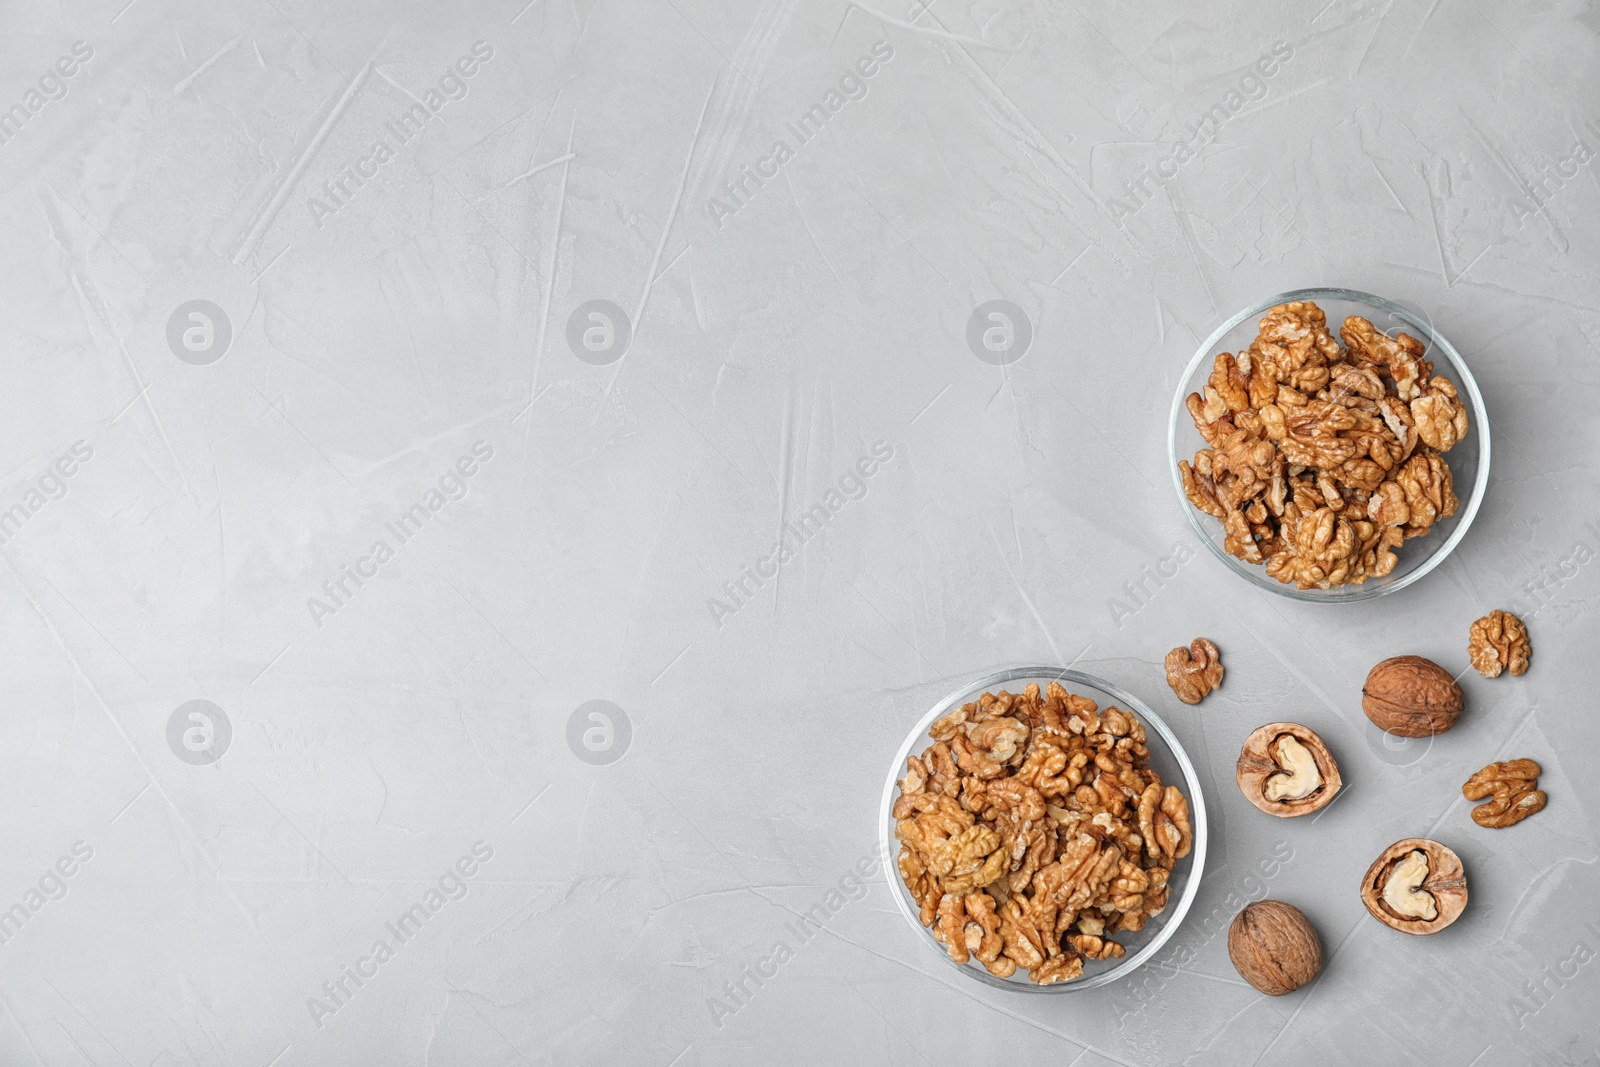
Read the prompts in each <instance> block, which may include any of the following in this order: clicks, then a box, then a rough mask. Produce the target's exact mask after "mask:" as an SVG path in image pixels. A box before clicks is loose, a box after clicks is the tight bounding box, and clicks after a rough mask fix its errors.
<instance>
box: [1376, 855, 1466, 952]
mask: <svg viewBox="0 0 1600 1067" xmlns="http://www.w3.org/2000/svg"><path fill="white" fill-rule="evenodd" d="M1361 902H1362V903H1363V904H1365V905H1366V906H1367V910H1368V911H1369V912H1371V913H1372V917H1373V918H1374V919H1377V920H1378V921H1379V922H1381V923H1383V925H1385V926H1388V927H1391V928H1393V929H1395V930H1399V931H1400V932H1401V933H1403V934H1419V935H1420V934H1436V933H1438V932H1439V931H1440V930H1443V929H1444V928H1445V927H1446V926H1449V925H1450V924H1451V923H1453V922H1455V921H1456V920H1457V919H1459V918H1460V917H1461V913H1462V911H1464V910H1465V909H1466V906H1467V874H1466V871H1464V870H1463V869H1462V867H1461V857H1460V856H1457V855H1456V854H1455V853H1454V852H1452V851H1451V850H1450V849H1448V848H1446V847H1445V846H1444V845H1441V844H1439V842H1437V841H1429V840H1428V839H1426V838H1422V837H1408V838H1406V839H1405V840H1403V841H1396V842H1395V843H1394V844H1392V845H1390V846H1389V847H1388V848H1386V849H1384V850H1383V855H1381V856H1379V857H1378V858H1377V859H1375V860H1373V861H1372V866H1371V867H1368V868H1367V874H1366V877H1365V878H1364V879H1362V882H1361Z"/></svg>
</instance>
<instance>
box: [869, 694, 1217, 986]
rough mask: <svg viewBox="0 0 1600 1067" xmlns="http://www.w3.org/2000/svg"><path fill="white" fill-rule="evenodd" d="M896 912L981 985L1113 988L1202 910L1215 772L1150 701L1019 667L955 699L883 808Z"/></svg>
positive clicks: (913, 735) (897, 766) (901, 763)
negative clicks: (1204, 773)
mask: <svg viewBox="0 0 1600 1067" xmlns="http://www.w3.org/2000/svg"><path fill="white" fill-rule="evenodd" d="M879 833H880V836H881V846H882V849H883V855H884V856H885V857H890V858H891V859H892V869H891V870H890V871H889V872H888V881H889V884H890V887H891V891H892V892H893V894H894V898H895V903H896V904H897V905H898V906H899V908H900V911H901V913H902V914H903V915H905V917H906V920H907V921H908V922H909V923H910V924H911V926H912V927H913V929H915V930H916V934H917V937H918V939H919V940H921V941H922V942H923V943H924V944H926V945H927V946H928V947H929V948H930V949H931V950H933V951H935V952H937V953H938V954H939V956H940V957H941V958H943V959H944V960H945V961H946V963H948V964H950V965H951V966H954V967H956V968H958V969H959V970H960V971H961V973H963V974H965V975H967V976H968V977H969V978H971V979H972V980H974V981H978V982H983V983H985V984H988V985H991V986H994V987H996V988H999V989H1008V990H1016V991H1019V992H1052V993H1053V992H1066V991H1069V990H1074V989H1094V988H1097V987H1099V986H1103V985H1106V984H1107V983H1109V982H1114V981H1116V980H1117V979H1118V978H1121V977H1123V976H1125V975H1127V974H1129V973H1131V972H1132V971H1133V970H1134V969H1136V968H1137V967H1138V966H1139V965H1140V964H1141V963H1143V962H1145V961H1146V960H1148V959H1150V958H1151V957H1152V956H1153V955H1155V953H1156V952H1158V951H1160V949H1161V946H1162V945H1163V944H1165V943H1166V941H1167V939H1168V938H1170V937H1171V936H1172V934H1173V933H1174V932H1175V931H1176V930H1177V928H1178V925H1179V923H1180V922H1182V920H1183V916H1184V914H1185V913H1186V912H1187V911H1188V910H1189V905H1190V903H1191V902H1192V901H1193V900H1194V896H1195V893H1196V892H1197V891H1198V889H1199V885H1200V872H1201V871H1202V870H1203V869H1204V867H1205V855H1206V811H1205V801H1204V799H1203V798H1202V796H1201V793H1200V782H1199V778H1198V776H1197V775H1196V773H1195V769H1194V765H1193V764H1192V763H1191V762H1190V761H1189V757H1188V756H1187V755H1186V754H1185V752H1184V750H1183V746H1182V745H1180V744H1179V742H1178V739H1177V737H1176V736H1175V735H1174V734H1173V733H1172V731H1171V730H1170V729H1169V728H1168V727H1167V725H1166V724H1165V723H1163V722H1162V721H1161V720H1160V719H1159V718H1158V717H1157V716H1156V715H1155V713H1154V712H1152V711H1151V710H1150V709H1149V707H1147V706H1146V705H1145V704H1144V702H1142V701H1140V700H1139V699H1138V698H1137V697H1134V696H1133V695H1132V694H1130V693H1127V692H1125V691H1124V690H1122V689H1120V688H1118V687H1117V686H1115V685H1114V684H1112V683H1110V682H1107V681H1104V680H1102V679H1099V678H1096V677H1094V676H1093V675H1089V674H1084V673H1082V672H1080V671H1073V670H1063V669H1059V668H1054V667H1017V668H1012V669H1009V670H1004V671H999V672H997V673H995V674H991V675H988V676H986V677H983V678H979V679H976V680H975V681H973V682H972V683H971V684H969V685H964V686H962V687H961V688H960V689H958V690H956V691H955V692H954V693H951V694H950V695H949V696H948V697H946V698H945V699H944V700H942V701H940V702H939V703H938V704H937V705H935V706H934V707H933V709H932V710H930V711H929V712H928V713H927V714H926V715H924V716H923V717H922V719H921V721H920V722H918V723H917V724H916V726H915V727H913V728H912V730H911V732H910V734H909V735H908V736H907V738H906V740H905V742H904V743H903V744H902V745H901V746H900V750H899V752H898V753H897V754H896V756H895V760H894V763H893V764H892V765H891V767H890V771H889V777H888V781H887V782H886V784H885V786H884V794H883V804H882V808H881V811H880V813H879Z"/></svg>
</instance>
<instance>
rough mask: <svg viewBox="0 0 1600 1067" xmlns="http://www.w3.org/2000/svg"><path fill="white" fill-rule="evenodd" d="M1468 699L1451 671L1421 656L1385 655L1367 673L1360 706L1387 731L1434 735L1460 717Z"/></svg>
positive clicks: (1453, 723) (1401, 735) (1397, 733)
mask: <svg viewBox="0 0 1600 1067" xmlns="http://www.w3.org/2000/svg"><path fill="white" fill-rule="evenodd" d="M1464 704H1465V700H1464V698H1463V696H1462V693H1461V687H1460V686H1459V685H1457V684H1456V680H1455V679H1454V678H1452V677H1450V672H1449V671H1447V670H1445V669H1444V668H1443V667H1441V666H1439V665H1438V664H1437V663H1435V662H1433V661H1432V660H1430V659H1423V658H1422V657H1421V656H1395V657H1393V658H1392V659H1386V660H1384V661H1383V662H1382V663H1380V664H1378V665H1377V666H1376V667H1374V668H1372V670H1371V671H1370V672H1369V673H1368V674H1367V683H1366V685H1364V686H1362V687H1361V710H1362V711H1364V712H1366V713H1367V718H1369V719H1371V720H1372V721H1373V723H1374V725H1376V726H1377V727H1378V729H1380V730H1383V731H1384V732H1385V733H1391V734H1394V735H1395V736H1396V737H1432V736H1433V735H1434V734H1442V733H1444V732H1445V731H1446V730H1448V729H1450V727H1452V726H1454V725H1455V724H1456V720H1457V719H1459V718H1461V709H1462V707H1463V706H1464Z"/></svg>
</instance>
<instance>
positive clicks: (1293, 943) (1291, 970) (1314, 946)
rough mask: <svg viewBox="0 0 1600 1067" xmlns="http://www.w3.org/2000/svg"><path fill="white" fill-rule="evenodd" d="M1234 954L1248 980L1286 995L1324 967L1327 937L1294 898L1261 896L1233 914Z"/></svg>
mask: <svg viewBox="0 0 1600 1067" xmlns="http://www.w3.org/2000/svg"><path fill="white" fill-rule="evenodd" d="M1228 958H1229V959H1231V960H1233V966H1234V969H1235V970H1237V971H1238V972H1239V976H1240V977H1241V978H1243V979H1244V980H1245V981H1246V982H1249V983H1250V984H1251V985H1253V986H1255V987H1256V988H1257V989H1259V990H1261V992H1263V993H1265V994H1266V995H1267V996H1269V997H1281V996H1283V995H1284V994H1285V993H1293V992H1294V991H1295V990H1296V989H1299V988H1300V987H1301V986H1303V985H1305V984H1306V983H1307V982H1309V981H1311V980H1312V979H1313V978H1315V977H1316V976H1317V974H1318V972H1320V971H1321V970H1322V940H1321V938H1319V937H1317V931H1316V930H1315V929H1313V928H1312V926H1311V923H1310V921H1309V920H1307V919H1306V917H1305V916H1304V915H1303V914H1301V912H1300V909H1299V908H1297V907H1295V906H1294V905H1293V904H1285V903H1284V902H1283V901H1281V900H1258V901H1256V902H1255V903H1254V904H1251V905H1248V906H1247V907H1246V908H1245V909H1244V910H1243V911H1241V912H1240V913H1239V914H1238V915H1235V916H1234V917H1233V925H1232V926H1230V927H1228Z"/></svg>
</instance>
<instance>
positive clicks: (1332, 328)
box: [1167, 289, 1489, 602]
mask: <svg viewBox="0 0 1600 1067" xmlns="http://www.w3.org/2000/svg"><path fill="white" fill-rule="evenodd" d="M1167 437H1168V445H1169V451H1170V453H1171V455H1170V463H1171V468H1172V480H1173V486H1174V487H1175V488H1176V490H1177V494H1178V499H1179V503H1180V505H1181V506H1182V507H1183V509H1184V513H1185V515H1187V517H1188V519H1189V524H1190V525H1191V526H1192V527H1193V528H1194V530H1195V532H1196V533H1198V534H1199V535H1200V538H1201V540H1203V541H1204V542H1205V543H1206V545H1207V547H1208V548H1210V549H1211V551H1212V553H1213V554H1214V555H1215V556H1216V557H1217V558H1218V559H1220V560H1222V562H1223V563H1224V564H1226V565H1227V567H1228V569H1229V570H1231V571H1233V572H1234V573H1235V574H1238V575H1239V576H1241V577H1242V578H1244V579H1245V580H1246V581H1249V582H1250V583H1252V584H1254V585H1256V586H1259V587H1261V588H1263V589H1268V590H1271V591H1272V592H1274V593H1279V594H1282V595H1284V596H1287V597H1292V598H1294V599H1296V600H1308V601H1318V602H1329V601H1334V602H1353V601H1359V600H1368V599H1371V598H1372V597H1376V596H1382V595H1383V594H1385V593H1392V592H1395V591H1397V590H1400V589H1404V588H1405V587H1406V586H1408V585H1411V584H1412V583H1413V582H1416V581H1417V580H1419V579H1421V578H1422V577H1423V576H1424V575H1426V574H1428V573H1429V572H1430V571H1432V570H1433V569H1434V568H1435V567H1437V566H1438V565H1439V564H1440V563H1442V562H1443V561H1444V559H1445V557H1446V556H1448V555H1449V554H1450V552H1451V550H1453V549H1454V548H1455V546H1456V545H1457V544H1459V543H1460V542H1461V539H1462V538H1463V537H1465V536H1466V533H1467V528H1468V527H1469V526H1470V525H1471V524H1472V519H1473V517H1474V516H1475V515H1476V514H1477V512H1478V507H1479V505H1480V503H1481V502H1482V500H1483V494H1484V490H1485V489H1486V488H1487V486H1488V484H1489V420H1488V416H1487V414H1486V412H1485V409H1484V403H1483V396H1482V394H1481V393H1479V391H1478V386H1477V383H1476V381H1474V380H1473V377H1472V373H1471V372H1470V371H1469V370H1468V369H1467V365H1466V363H1465V362H1464V361H1463V360H1462V358H1461V355H1460V353H1458V352H1457V351H1456V349H1455V348H1454V347H1453V346H1452V345H1451V344H1450V342H1449V341H1448V340H1446V339H1445V337H1444V336H1443V335H1442V334H1440V333H1439V331H1438V330H1436V329H1435V328H1434V326H1433V324H1432V323H1431V322H1430V321H1429V320H1428V318H1427V316H1426V315H1424V314H1423V313H1422V312H1421V311H1419V310H1417V309H1414V308H1407V307H1403V306H1401V305H1400V304H1397V303H1394V302H1392V301H1389V300H1385V299H1383V298H1381V297H1377V296H1373V295H1371V294H1369V293H1362V292H1357V291H1355V290H1352V289H1297V290H1294V291H1292V292H1287V293H1279V294H1278V295H1276V296H1273V297H1269V298H1267V299H1266V300H1262V301H1260V302H1259V303H1257V304H1254V305H1252V306H1250V307H1247V308H1245V309H1244V310H1242V311H1240V312H1239V313H1238V314H1236V315H1234V316H1233V317H1232V318H1230V319H1228V321H1226V322H1224V323H1223V324H1222V325H1221V326H1220V327H1218V328H1217V330H1216V332H1215V333H1213V334H1212V335H1211V336H1210V337H1208V338H1207V339H1206V340H1205V342H1204V343H1203V344H1202V345H1201V346H1200V349H1199V351H1198V352H1196V353H1195V355H1194V358H1193V359H1192V360H1191V361H1190V363H1189V366H1188V368H1187V369H1186V370H1185V372H1184V374H1183V377H1182V379H1181V380H1180V381H1179V383H1178V391H1177V395H1176V396H1175V397H1174V399H1173V404H1172V417H1171V422H1170V425H1169V427H1168V434H1167Z"/></svg>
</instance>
